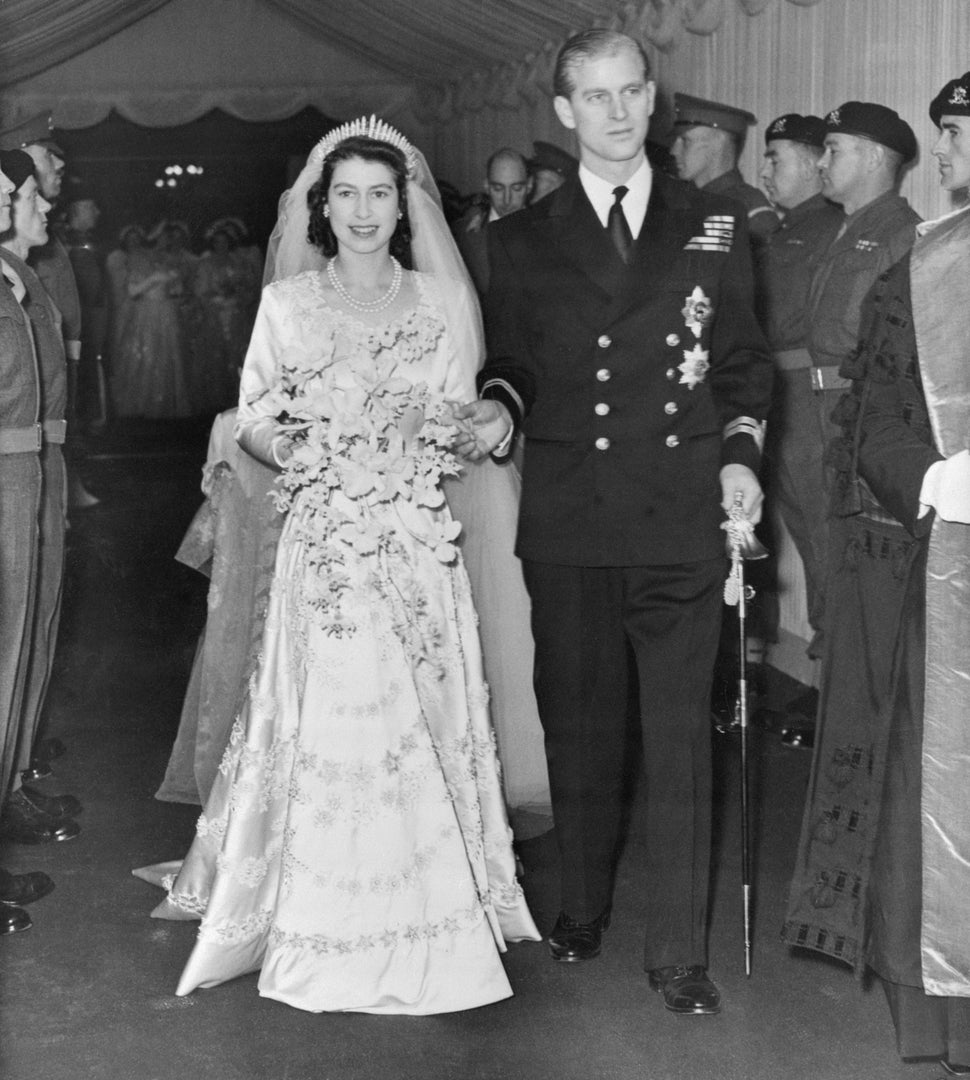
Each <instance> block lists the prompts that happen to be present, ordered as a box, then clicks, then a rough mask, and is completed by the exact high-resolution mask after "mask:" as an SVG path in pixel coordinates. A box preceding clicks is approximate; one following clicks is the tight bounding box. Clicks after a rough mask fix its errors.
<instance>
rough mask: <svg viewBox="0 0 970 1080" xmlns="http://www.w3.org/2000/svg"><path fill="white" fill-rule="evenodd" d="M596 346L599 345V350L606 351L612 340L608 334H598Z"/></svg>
mask: <svg viewBox="0 0 970 1080" xmlns="http://www.w3.org/2000/svg"><path fill="white" fill-rule="evenodd" d="M596 344H597V345H599V347H600V348H601V349H608V348H609V347H610V346H611V345H612V344H613V339H612V338H611V337H610V335H609V334H600V336H599V337H598V338H597V339H596Z"/></svg>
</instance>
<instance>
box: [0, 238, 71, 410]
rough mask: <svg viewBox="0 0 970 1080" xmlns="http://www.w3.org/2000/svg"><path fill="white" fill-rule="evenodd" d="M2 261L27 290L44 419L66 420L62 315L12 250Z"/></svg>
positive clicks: (24, 303)
mask: <svg viewBox="0 0 970 1080" xmlns="http://www.w3.org/2000/svg"><path fill="white" fill-rule="evenodd" d="M2 258H3V261H4V262H5V263H7V264H8V265H9V266H10V267H12V268H13V270H14V271H15V272H16V273H17V274H19V275H20V279H21V281H22V282H23V283H24V287H25V288H26V290H27V295H26V296H25V297H24V301H23V310H24V311H25V312H26V313H27V317H28V318H29V319H30V323H31V326H32V327H33V335H34V346H35V348H36V356H37V364H38V375H39V377H40V384H41V409H40V412H41V415H40V419H42V420H58V421H60V420H63V419H64V414H65V410H66V407H67V361H66V360H65V358H64V342H63V338H62V336H61V316H60V312H59V311H58V310H57V308H56V307H55V306H54V302H53V301H52V299H51V297H50V296H49V295H48V293H47V290H46V289H45V288H44V286H43V285H42V284H41V281H40V278H39V277H38V275H37V274H35V273H34V271H33V270H32V269H31V268H30V266H29V265H28V264H27V263H25V262H23V261H21V260H20V259H18V258H17V256H16V255H14V254H12V253H11V252H9V251H4V252H3V253H2Z"/></svg>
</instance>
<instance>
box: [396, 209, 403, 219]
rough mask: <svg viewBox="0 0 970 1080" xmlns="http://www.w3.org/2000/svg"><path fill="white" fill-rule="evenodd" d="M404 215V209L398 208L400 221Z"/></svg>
mask: <svg viewBox="0 0 970 1080" xmlns="http://www.w3.org/2000/svg"><path fill="white" fill-rule="evenodd" d="M402 217H404V211H403V210H398V212H397V220H398V221H400V220H401V218H402Z"/></svg>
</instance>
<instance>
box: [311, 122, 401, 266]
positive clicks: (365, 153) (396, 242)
mask: <svg viewBox="0 0 970 1080" xmlns="http://www.w3.org/2000/svg"><path fill="white" fill-rule="evenodd" d="M354 158H358V159H360V160H361V161H377V162H379V163H380V164H381V165H386V166H387V167H388V168H389V169H390V170H391V172H392V173H393V175H394V184H395V186H396V187H397V205H398V209H399V210H400V211H401V217H400V219H399V220H398V223H397V228H396V229H395V230H394V235H393V236H392V237H391V244H390V251H391V254H392V255H393V256H395V258H397V259H399V260H400V262H401V263H402V264H403V265H404V266H405V267H406V268H407V269H409V270H410V269H411V223H410V221H409V220H408V199H407V181H408V174H407V162H406V161H405V159H404V154H402V153H401V151H400V150H398V148H397V147H396V146H391V144H390V143H386V142H381V141H379V140H378V139H371V138H368V137H367V136H366V135H353V136H351V137H350V138H349V139H344V140H343V142H341V143H339V144H338V145H337V147H336V148H335V149H334V150H333V151H332V152H331V153H329V154H328V155H327V157H326V158H325V159H324V162H323V170H322V171H321V173H320V179H319V180H317V181H316V183H315V184H314V185H313V186H312V187H311V188H310V190H309V191H308V192H307V197H306V198H307V207H308V208H309V210H310V222H309V225H308V227H307V239H308V240H309V241H310V243H311V244H313V245H314V246H315V247H318V248H319V249H320V250H321V251H322V252H323V254H324V255H326V256H327V258H328V259H332V258H333V257H334V255H336V254H337V238H336V237H335V236H334V234H333V229H332V228H331V227H330V219H329V218H328V217H327V216H326V215H325V214H324V208H325V207H326V205H327V193H328V192H329V191H330V182H331V180H332V179H333V172H334V169H335V168H336V167H337V166H338V165H339V164H340V162H341V161H351V160H352V159H354Z"/></svg>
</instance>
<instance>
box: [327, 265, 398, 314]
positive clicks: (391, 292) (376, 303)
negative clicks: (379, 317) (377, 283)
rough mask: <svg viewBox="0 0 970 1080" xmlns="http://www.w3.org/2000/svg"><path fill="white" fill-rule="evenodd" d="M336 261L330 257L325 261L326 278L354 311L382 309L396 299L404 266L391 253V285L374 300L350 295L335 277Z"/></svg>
mask: <svg viewBox="0 0 970 1080" xmlns="http://www.w3.org/2000/svg"><path fill="white" fill-rule="evenodd" d="M336 261H337V260H336V259H331V260H330V261H329V262H328V263H327V280H328V281H329V282H330V284H331V285H332V286H333V291H334V292H335V293H336V294H337V295H338V296H339V297H340V299H341V300H342V301H343V302H344V303H345V304H346V305H347V306H348V307H352V308H354V309H355V310H356V311H383V310H384V308H386V307H390V305H391V304H393V303H394V301H395V300H396V299H397V294H398V293H399V292H400V291H401V282H402V281H403V280H404V268H403V267H402V266H401V264H400V263H399V262H398V261H397V259H395V258H394V256H393V255H392V256H391V262H392V263H394V276H393V277H392V278H391V287H390V288H389V289H388V290H387V292H386V293H384V295H383V296H380V297H378V298H377V299H376V300H358V299H357V297H356V296H351V295H350V293H349V292H348V291H347V288H346V287H345V285H344V283H343V282H342V281H341V280H340V278H339V277H337V269H336V267H335V266H334V263H336Z"/></svg>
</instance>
